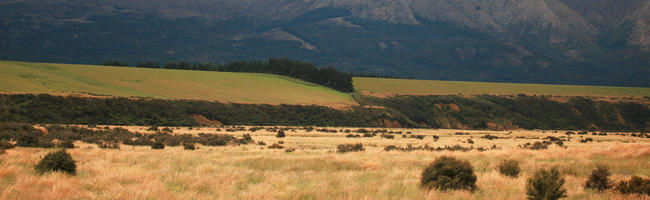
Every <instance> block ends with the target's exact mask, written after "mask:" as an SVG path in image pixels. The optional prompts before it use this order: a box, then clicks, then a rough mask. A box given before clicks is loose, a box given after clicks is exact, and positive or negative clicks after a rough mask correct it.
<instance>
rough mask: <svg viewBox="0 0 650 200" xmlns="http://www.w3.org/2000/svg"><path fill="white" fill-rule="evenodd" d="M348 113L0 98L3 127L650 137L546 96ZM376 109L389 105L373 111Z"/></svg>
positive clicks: (376, 101) (628, 112) (406, 100)
mask: <svg viewBox="0 0 650 200" xmlns="http://www.w3.org/2000/svg"><path fill="white" fill-rule="evenodd" d="M356 99H357V101H358V102H359V103H360V104H361V105H369V106H355V107H351V108H349V109H346V110H337V109H333V108H329V107H324V106H316V105H311V106H306V105H264V104H234V103H229V104H227V103H219V102H208V101H198V100H162V99H129V98H105V99H104V98H83V97H62V96H52V95H46V94H41V95H32V94H12V95H9V94H5V95H0V105H1V106H0V122H20V123H45V124H88V125H92V124H106V125H145V126H151V125H164V126H193V125H201V124H199V122H197V120H196V118H195V117H193V116H197V115H200V116H202V117H204V118H205V119H208V120H212V121H218V122H219V123H220V124H224V125H269V126H275V125H278V126H279V125H286V126H346V127H411V128H463V129H467V128H470V129H509V128H525V129H547V130H552V129H555V130H592V131H596V130H601V131H639V132H649V131H650V127H649V126H648V124H650V108H648V106H646V105H644V104H640V103H631V102H616V103H615V102H606V101H594V100H591V99H587V98H581V97H575V98H572V99H570V100H569V101H568V102H558V101H554V100H551V99H550V98H547V97H542V96H519V97H512V98H509V97H499V96H487V95H486V96H477V97H472V98H468V97H459V96H395V97H388V98H377V97H370V96H358V97H356ZM377 106H381V107H383V109H380V108H374V107H377Z"/></svg>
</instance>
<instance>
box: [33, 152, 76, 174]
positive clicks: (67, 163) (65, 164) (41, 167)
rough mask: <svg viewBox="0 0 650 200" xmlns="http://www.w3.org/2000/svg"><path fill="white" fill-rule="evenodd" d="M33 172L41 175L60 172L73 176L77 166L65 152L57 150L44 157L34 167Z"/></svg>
mask: <svg viewBox="0 0 650 200" xmlns="http://www.w3.org/2000/svg"><path fill="white" fill-rule="evenodd" d="M34 170H36V171H37V172H38V173H41V174H43V173H46V172H50V171H60V172H64V173H68V174H72V175H74V174H76V173H77V164H75V163H74V160H72V156H70V154H68V153H67V152H65V150H59V151H55V152H51V153H48V154H47V155H45V157H43V159H42V160H41V161H40V162H38V164H37V165H36V166H35V167H34Z"/></svg>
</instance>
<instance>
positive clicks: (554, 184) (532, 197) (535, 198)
mask: <svg viewBox="0 0 650 200" xmlns="http://www.w3.org/2000/svg"><path fill="white" fill-rule="evenodd" d="M564 182H565V181H564V178H563V177H562V175H561V174H560V171H559V170H558V169H557V168H552V169H550V170H548V169H541V170H539V171H537V172H536V173H535V175H533V176H532V177H530V178H528V180H527V183H526V194H527V195H528V199H529V200H556V199H560V198H563V197H567V195H566V194H567V192H566V189H563V188H562V186H563V185H564Z"/></svg>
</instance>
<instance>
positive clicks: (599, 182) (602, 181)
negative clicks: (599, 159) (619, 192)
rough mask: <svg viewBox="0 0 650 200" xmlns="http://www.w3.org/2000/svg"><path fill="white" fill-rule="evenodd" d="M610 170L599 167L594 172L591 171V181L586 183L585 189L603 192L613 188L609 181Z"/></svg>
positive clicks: (588, 180)
mask: <svg viewBox="0 0 650 200" xmlns="http://www.w3.org/2000/svg"><path fill="white" fill-rule="evenodd" d="M610 174H611V173H610V172H609V169H608V168H607V167H605V166H602V165H599V166H597V168H596V169H595V170H594V171H591V174H590V175H589V179H587V182H586V183H585V188H589V189H594V190H597V191H599V192H603V191H605V190H607V189H610V188H611V187H612V183H611V181H610V180H609V175H610Z"/></svg>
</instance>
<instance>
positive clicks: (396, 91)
mask: <svg viewBox="0 0 650 200" xmlns="http://www.w3.org/2000/svg"><path fill="white" fill-rule="evenodd" d="M353 80H354V87H355V89H356V90H358V91H361V92H364V93H366V94H371V95H377V96H390V95H457V94H462V95H481V94H491V95H516V94H527V95H558V96H606V97H621V96H634V97H647V96H650V88H642V87H608V86H579V85H549V84H520V83H490V82H467V81H434V80H408V79H386V78H361V77H356V78H354V79H353Z"/></svg>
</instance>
